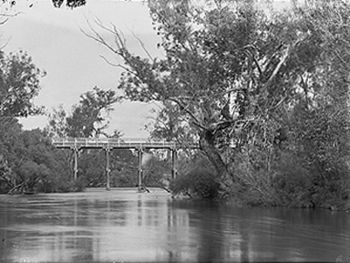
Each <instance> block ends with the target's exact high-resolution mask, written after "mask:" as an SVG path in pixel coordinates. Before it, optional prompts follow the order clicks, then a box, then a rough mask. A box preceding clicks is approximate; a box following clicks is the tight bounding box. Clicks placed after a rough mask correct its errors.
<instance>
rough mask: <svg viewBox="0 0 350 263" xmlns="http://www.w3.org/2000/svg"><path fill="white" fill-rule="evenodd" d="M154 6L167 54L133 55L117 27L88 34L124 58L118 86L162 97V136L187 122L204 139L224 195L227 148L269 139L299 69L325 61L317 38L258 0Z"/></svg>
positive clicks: (308, 70)
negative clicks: (110, 38)
mask: <svg viewBox="0 0 350 263" xmlns="http://www.w3.org/2000/svg"><path fill="white" fill-rule="evenodd" d="M149 6H150V13H151V16H152V18H153V24H154V27H155V30H156V31H157V34H158V35H160V36H161V38H162V41H161V43H160V44H159V47H160V48H162V49H163V50H164V52H165V58H162V59H160V58H155V59H153V58H151V57H149V58H141V57H140V56H138V55H134V54H132V53H131V52H130V51H129V49H128V48H127V46H126V44H125V42H124V40H123V39H122V35H121V33H120V32H118V31H117V30H116V29H115V28H114V29H111V31H112V32H113V34H114V36H115V39H116V41H115V43H114V45H113V44H112V43H108V42H106V41H105V39H104V38H103V37H102V36H101V35H100V34H99V33H97V32H96V31H94V30H93V33H94V34H92V35H91V37H92V38H94V39H95V40H97V41H99V42H101V43H102V44H104V45H105V46H107V47H108V48H109V49H111V50H112V51H113V52H115V53H116V54H117V55H118V56H121V57H122V58H123V59H124V61H125V64H126V67H127V70H126V72H125V73H124V74H123V75H122V77H121V80H120V81H121V83H120V86H119V88H120V89H122V90H123V91H124V92H125V97H126V98H128V99H130V100H139V101H151V100H155V101H158V102H161V103H163V105H164V107H165V108H166V110H165V111H167V112H166V114H167V117H168V119H167V120H166V121H168V123H167V125H168V132H167V133H164V132H166V130H165V129H159V128H158V127H157V126H156V130H155V133H156V134H157V133H158V136H159V135H165V136H169V135H171V136H176V135H177V134H176V132H177V131H176V129H179V128H180V127H189V130H190V133H192V134H193V135H192V137H194V138H199V142H200V146H201V149H202V151H203V152H204V153H205V154H206V156H207V158H208V160H209V161H210V162H211V164H212V165H213V167H214V168H215V173H214V174H216V175H217V177H218V178H220V185H221V188H222V189H223V193H224V194H225V192H226V191H228V190H229V189H230V185H231V184H232V183H234V182H237V180H238V177H239V176H238V175H237V174H235V173H234V170H229V171H228V169H227V167H228V163H226V161H225V157H224V156H225V155H227V151H229V154H230V155H235V154H237V153H238V152H239V149H240V148H241V147H243V146H244V145H245V144H252V143H254V142H252V141H257V140H265V138H263V136H262V133H263V130H264V127H266V123H269V121H270V119H272V118H275V119H279V118H281V115H283V114H282V113H281V108H282V106H284V105H292V104H293V103H295V101H296V100H297V99H299V94H298V90H299V89H300V87H301V83H302V80H301V76H310V78H312V76H313V72H314V71H315V68H314V67H312V65H314V64H316V63H318V62H319V61H320V50H319V48H318V47H319V45H318V44H319V40H318V39H317V38H315V37H314V36H313V35H311V34H310V30H309V28H307V27H306V26H305V25H304V24H303V21H301V20H300V19H295V17H293V16H292V15H291V14H288V13H281V14H273V15H272V16H267V14H266V13H264V12H263V11H261V10H259V9H258V8H256V6H255V4H254V1H210V3H209V2H207V5H206V9H205V8H201V7H200V6H194V5H193V6H191V3H190V1H183V2H177V1H151V2H150V3H149ZM100 25H101V24H100ZM101 26H102V27H103V25H101ZM311 51H312V52H311ZM305 52H308V53H307V57H306V56H305V54H306V53H305ZM163 113H164V111H163V112H161V114H163ZM177 116H181V118H178V117H177ZM170 117H173V118H172V119H171V118H170ZM159 119H161V120H164V119H165V118H164V117H163V116H160V118H159ZM183 122H185V125H183V124H182V123H183ZM277 128H278V127H277ZM169 132H170V133H169ZM171 132H172V133H173V134H171ZM268 144H270V143H268ZM232 146H234V147H235V148H236V149H235V150H233V151H231V150H230V147H232ZM233 158H235V157H234V156H233Z"/></svg>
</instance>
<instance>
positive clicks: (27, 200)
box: [0, 189, 350, 262]
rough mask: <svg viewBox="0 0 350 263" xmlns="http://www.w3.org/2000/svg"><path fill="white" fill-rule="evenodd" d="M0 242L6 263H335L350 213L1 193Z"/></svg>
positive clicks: (143, 197)
mask: <svg viewBox="0 0 350 263" xmlns="http://www.w3.org/2000/svg"><path fill="white" fill-rule="evenodd" d="M0 241H1V242H0V261H5V262H24V261H27V262H28V261H29V262H44V261H45V262H46V261H55V262H92V261H95V262H96V261H104V262H112V261H117V262H118V261H162V262H164V261H177V262H178V261H198V262H202V261H206V262H208V261H210V262H223V261H231V262H232V261H245V262H246V261H266V260H267V261H335V260H336V259H337V258H340V257H339V256H342V257H343V258H347V257H350V252H348V248H349V247H350V219H349V214H346V213H332V212H330V211H327V210H299V209H261V208H250V209H243V208H241V209H238V208H232V207H229V206H223V205H219V204H217V203H209V202H200V201H181V200H172V199H171V198H170V196H169V195H168V194H167V193H165V192H163V191H161V190H153V191H152V193H151V194H147V193H144V194H139V193H136V191H135V190H134V189H132V190H113V191H110V192H106V191H103V190H102V189H101V190H89V191H87V192H86V193H74V194H48V195H44V194H43V195H37V196H0Z"/></svg>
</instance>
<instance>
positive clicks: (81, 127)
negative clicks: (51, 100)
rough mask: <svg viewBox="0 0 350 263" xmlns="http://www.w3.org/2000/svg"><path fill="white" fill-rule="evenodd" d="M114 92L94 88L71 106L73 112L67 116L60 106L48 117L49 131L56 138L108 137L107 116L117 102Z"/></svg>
mask: <svg viewBox="0 0 350 263" xmlns="http://www.w3.org/2000/svg"><path fill="white" fill-rule="evenodd" d="M119 99H120V98H119V97H117V96H116V93H115V91H112V90H107V91H104V90H102V89H99V88H98V87H94V88H93V90H92V91H88V92H86V93H84V94H82V95H81V96H80V101H79V104H77V105H74V106H73V112H72V114H71V115H70V116H68V115H67V113H66V112H65V110H64V109H63V107H62V106H60V107H59V108H58V109H57V110H54V112H53V114H51V115H50V121H49V125H50V127H49V130H50V131H51V132H52V133H53V134H54V135H56V136H69V137H98V136H99V135H101V134H102V135H105V136H107V137H108V135H107V134H106V133H105V131H104V130H105V129H106V128H107V127H108V124H109V123H108V122H107V121H106V117H105V116H104V115H107V116H108V114H109V113H110V112H111V111H112V110H113V108H112V105H113V104H114V103H116V102H117V101H119Z"/></svg>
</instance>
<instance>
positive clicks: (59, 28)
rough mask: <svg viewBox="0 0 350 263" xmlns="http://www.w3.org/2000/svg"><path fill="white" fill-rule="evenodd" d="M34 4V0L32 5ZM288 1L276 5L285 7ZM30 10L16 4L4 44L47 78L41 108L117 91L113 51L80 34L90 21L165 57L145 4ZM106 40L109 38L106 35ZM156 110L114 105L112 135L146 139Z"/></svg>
mask: <svg viewBox="0 0 350 263" xmlns="http://www.w3.org/2000/svg"><path fill="white" fill-rule="evenodd" d="M30 1H32V0H30ZM286 2H289V1H281V0H279V1H277V5H276V6H277V7H278V6H286ZM33 3H34V5H33V7H31V8H29V7H28V0H18V1H17V4H16V8H18V9H19V10H20V11H21V13H20V14H19V15H17V16H16V17H13V18H11V19H10V20H9V21H8V22H7V23H6V24H4V25H2V26H1V27H0V31H1V37H2V39H1V40H0V43H6V42H8V44H7V46H6V47H5V48H4V51H6V52H11V51H12V52H16V51H18V50H20V49H22V50H24V51H27V52H28V54H29V55H31V56H32V58H33V61H34V63H35V64H36V65H37V66H38V67H39V68H41V69H44V70H45V71H46V72H47V76H46V77H44V78H43V79H42V81H41V87H42V89H41V91H40V95H39V96H38V97H37V98H35V103H36V104H37V105H42V106H45V107H46V109H47V110H48V111H49V112H50V111H52V108H56V107H58V106H59V105H60V104H62V105H63V106H64V108H65V109H66V110H67V111H70V110H71V106H72V105H73V104H76V103H78V101H79V96H80V95H81V94H82V93H84V92H86V91H88V90H91V89H92V88H93V87H94V86H98V87H99V88H102V89H116V87H117V85H118V80H119V76H120V73H121V69H120V68H116V67H113V66H111V65H109V64H107V63H106V62H105V61H104V60H103V59H102V58H101V56H104V57H106V58H108V59H109V60H110V61H112V62H114V63H121V61H120V60H118V59H117V57H116V56H114V55H113V54H112V53H111V52H110V51H109V50H107V49H106V48H105V47H103V46H101V45H100V44H98V43H97V42H95V41H94V40H92V39H89V38H88V37H87V36H86V35H84V34H83V33H82V32H81V29H83V30H88V21H89V22H90V24H92V25H93V26H95V24H94V19H95V18H99V19H100V20H102V21H103V23H104V24H105V25H107V26H108V25H111V24H114V25H116V26H117V27H118V28H119V29H120V30H121V31H122V32H123V33H124V35H125V37H126V38H127V46H128V47H129V48H130V49H131V50H132V51H134V52H136V53H139V54H140V55H142V56H145V54H144V52H143V51H142V48H141V47H140V44H139V43H138V41H137V40H136V39H135V37H133V34H135V35H136V36H137V37H139V38H140V39H142V41H143V42H144V44H145V46H146V48H147V49H148V50H149V51H150V53H151V54H152V55H154V56H161V55H162V53H161V51H160V50H158V49H157V48H156V44H157V42H158V41H159V40H158V39H157V35H156V34H155V32H154V31H153V29H152V24H151V19H150V16H149V12H148V8H147V4H145V3H143V2H140V1H139V2H137V1H120V0H88V1H87V4H86V5H85V6H83V7H79V8H76V9H73V10H71V9H68V8H60V9H57V8H54V7H53V6H52V3H51V0H36V1H35V0H34V2H33ZM103 34H105V37H106V38H107V39H112V36H111V35H108V34H107V32H103ZM152 107H154V106H152V105H147V104H142V103H130V102H124V103H122V104H116V105H115V110H114V111H113V112H112V113H111V116H110V129H109V130H110V131H113V130H114V129H118V130H119V131H121V132H123V133H124V136H125V137H142V138H144V137H147V136H148V132H146V131H145V130H144V126H145V124H147V123H149V122H150V121H151V120H150V119H148V118H147V117H150V116H151V115H152V114H151V112H150V109H151V108H152ZM21 122H22V124H23V125H24V128H25V129H32V128H37V127H40V128H44V127H45V126H46V125H47V123H48V120H47V117H45V116H41V117H30V118H27V119H23V120H21Z"/></svg>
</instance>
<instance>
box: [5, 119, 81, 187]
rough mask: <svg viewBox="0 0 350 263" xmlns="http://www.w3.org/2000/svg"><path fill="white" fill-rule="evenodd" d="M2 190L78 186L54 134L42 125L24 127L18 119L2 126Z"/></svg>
mask: <svg viewBox="0 0 350 263" xmlns="http://www.w3.org/2000/svg"><path fill="white" fill-rule="evenodd" d="M0 151H1V153H2V167H4V166H5V167H4V168H3V169H2V171H5V172H2V173H1V174H0V182H1V193H7V192H9V193H22V192H38V191H40V192H62V191H73V190H77V188H76V186H75V185H74V183H73V180H72V178H71V174H72V173H71V171H70V169H69V167H70V163H69V162H68V159H67V158H66V156H65V155H64V153H62V152H60V151H58V150H56V149H55V148H54V147H53V146H52V145H51V142H50V138H49V137H48V136H47V134H46V133H45V132H43V131H40V130H38V129H36V130H31V131H23V130H22V129H21V126H20V125H19V124H18V121H17V120H16V119H12V120H11V122H8V123H7V126H6V127H2V129H1V130H0Z"/></svg>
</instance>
